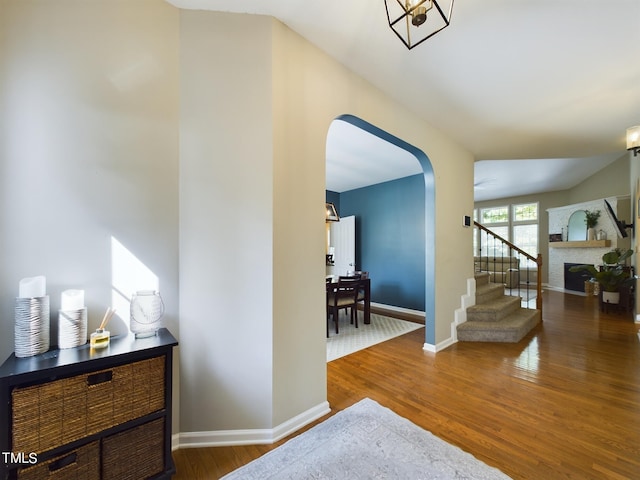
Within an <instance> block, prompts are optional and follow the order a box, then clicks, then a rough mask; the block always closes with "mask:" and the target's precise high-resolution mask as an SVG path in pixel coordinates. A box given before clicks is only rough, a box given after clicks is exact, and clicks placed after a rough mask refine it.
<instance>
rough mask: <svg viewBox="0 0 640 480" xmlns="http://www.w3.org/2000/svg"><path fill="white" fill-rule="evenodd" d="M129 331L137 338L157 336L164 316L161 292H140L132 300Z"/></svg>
mask: <svg viewBox="0 0 640 480" xmlns="http://www.w3.org/2000/svg"><path fill="white" fill-rule="evenodd" d="M129 313H130V320H129V329H130V330H131V332H132V333H134V334H135V336H136V338H145V337H151V336H153V335H155V334H156V333H157V331H158V329H159V328H160V319H161V318H162V315H164V303H163V302H162V297H160V292H157V291H155V290H139V291H137V292H136V293H134V294H133V297H132V298H131V310H130V312H129Z"/></svg>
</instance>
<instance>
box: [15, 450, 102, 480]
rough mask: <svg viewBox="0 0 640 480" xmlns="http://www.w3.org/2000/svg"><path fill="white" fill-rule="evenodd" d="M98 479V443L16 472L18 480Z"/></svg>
mask: <svg viewBox="0 0 640 480" xmlns="http://www.w3.org/2000/svg"><path fill="white" fill-rule="evenodd" d="M97 478H100V443H99V442H93V443H89V444H87V445H84V446H82V447H80V448H78V449H76V450H73V451H71V452H67V453H65V454H64V455H60V456H58V457H55V458H52V459H51V460H47V461H45V462H42V463H39V464H37V465H34V466H33V467H27V468H23V469H20V470H18V480H43V479H50V480H95V479H97Z"/></svg>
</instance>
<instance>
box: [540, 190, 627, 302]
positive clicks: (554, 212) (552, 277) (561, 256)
mask: <svg viewBox="0 0 640 480" xmlns="http://www.w3.org/2000/svg"><path fill="white" fill-rule="evenodd" d="M606 200H607V201H608V202H609V203H610V204H611V207H612V208H613V210H614V211H615V212H616V215H617V216H618V219H619V220H622V219H625V215H622V216H621V215H620V214H619V213H618V212H619V209H618V202H619V201H623V202H624V201H625V200H624V198H623V197H608V198H607V199H606ZM627 201H628V200H627ZM576 210H600V212H601V214H600V218H599V220H598V225H597V226H596V230H600V229H602V230H604V231H605V233H606V234H607V240H609V241H610V246H608V247H575V248H557V246H555V247H554V242H549V262H548V265H549V288H550V289H553V290H561V291H565V288H564V285H565V279H564V264H565V263H577V264H592V265H596V266H597V265H600V264H601V263H602V255H604V254H605V253H607V252H609V251H611V250H613V249H614V248H616V247H623V248H625V245H626V246H627V247H628V243H629V240H628V239H626V238H625V239H619V238H618V235H617V234H616V230H615V226H614V225H613V223H612V222H611V220H610V219H609V216H608V215H607V213H606V211H605V205H604V199H598V200H592V201H588V202H583V203H576V204H573V205H567V206H564V207H556V208H550V209H548V210H547V212H548V214H549V234H554V233H556V234H557V233H562V234H563V237H562V238H563V240H566V235H567V224H568V223H569V217H570V216H571V214H572V213H573V212H575V211H576ZM627 216H628V215H627ZM566 291H567V292H572V290H566ZM576 293H581V292H576Z"/></svg>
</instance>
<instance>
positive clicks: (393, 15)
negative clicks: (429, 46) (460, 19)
mask: <svg viewBox="0 0 640 480" xmlns="http://www.w3.org/2000/svg"><path fill="white" fill-rule="evenodd" d="M384 5H385V7H386V9H387V19H388V20H389V26H390V27H391V29H392V30H393V31H394V32H395V34H396V35H397V36H398V38H399V39H400V40H402V43H404V45H405V46H406V47H407V48H408V49H409V50H411V49H412V48H413V47H415V46H416V45H420V44H421V43H422V42H424V41H425V40H426V39H428V38H431V37H433V36H434V35H435V34H436V33H438V32H439V31H440V30H443V29H444V28H446V27H448V26H449V22H450V21H451V10H453V0H439V1H438V0H384ZM447 7H448V8H447Z"/></svg>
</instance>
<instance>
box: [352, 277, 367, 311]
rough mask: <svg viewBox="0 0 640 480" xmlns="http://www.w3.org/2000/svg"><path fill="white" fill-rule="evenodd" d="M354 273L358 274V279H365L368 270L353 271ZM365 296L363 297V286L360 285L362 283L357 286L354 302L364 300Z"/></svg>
mask: <svg viewBox="0 0 640 480" xmlns="http://www.w3.org/2000/svg"><path fill="white" fill-rule="evenodd" d="M354 275H359V276H360V279H362V280H366V279H368V278H369V272H363V271H357V272H354ZM364 300H365V298H364V287H362V285H360V287H359V288H358V295H357V296H356V304H358V303H360V302H364ZM357 315H358V312H357V311H356V316H357Z"/></svg>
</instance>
